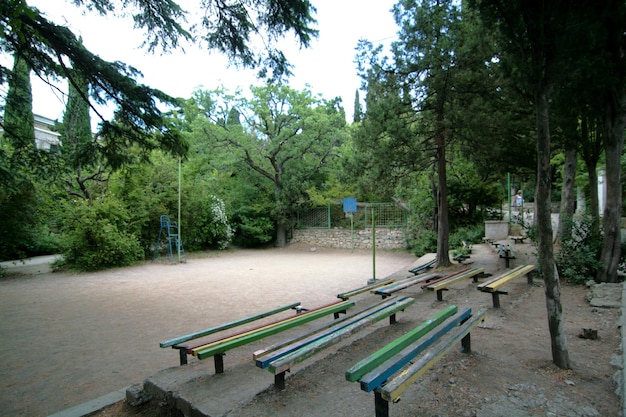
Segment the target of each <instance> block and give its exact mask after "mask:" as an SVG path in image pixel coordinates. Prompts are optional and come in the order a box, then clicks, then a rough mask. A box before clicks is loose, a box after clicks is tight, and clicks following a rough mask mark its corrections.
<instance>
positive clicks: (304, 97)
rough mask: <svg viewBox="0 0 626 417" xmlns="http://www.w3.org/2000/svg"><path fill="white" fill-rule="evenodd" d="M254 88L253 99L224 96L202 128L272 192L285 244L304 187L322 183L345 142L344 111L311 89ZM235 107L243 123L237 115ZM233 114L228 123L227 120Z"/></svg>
mask: <svg viewBox="0 0 626 417" xmlns="http://www.w3.org/2000/svg"><path fill="white" fill-rule="evenodd" d="M251 92H252V97H251V98H250V99H246V98H243V97H235V98H232V97H228V96H225V97H223V100H224V99H225V100H226V102H225V104H224V108H222V110H221V112H218V114H220V115H219V116H217V117H214V120H215V123H214V124H210V125H205V126H204V129H205V133H206V134H207V135H208V136H209V137H210V138H211V140H212V141H215V142H216V143H217V144H218V145H219V146H224V147H225V148H226V149H227V150H228V151H229V154H230V155H231V158H234V161H233V162H235V163H236V164H237V166H241V164H243V166H245V167H246V169H248V170H250V171H251V173H252V174H253V177H252V178H253V180H252V182H253V183H254V184H255V186H256V187H259V188H260V189H261V190H262V192H263V193H265V194H267V195H269V196H272V202H273V203H272V206H273V207H272V212H271V213H272V220H273V222H274V224H275V228H276V238H275V244H276V245H277V246H284V245H285V244H286V239H287V231H288V230H289V228H290V226H291V224H292V222H293V214H294V210H295V209H296V208H297V207H298V206H299V205H300V204H301V203H302V202H303V201H306V200H307V196H306V190H307V189H309V188H310V187H311V185H312V184H315V183H320V182H321V181H323V178H324V176H325V175H326V172H327V164H328V162H329V161H330V160H331V158H332V157H333V156H334V154H335V149H336V147H337V146H338V145H339V144H340V143H341V142H342V141H343V135H344V128H345V114H344V112H343V109H342V108H341V106H340V103H339V101H338V100H331V101H326V100H322V99H319V98H315V97H314V96H313V95H312V93H311V92H310V91H308V90H304V91H296V90H293V89H291V88H289V87H287V86H285V85H279V84H271V83H268V84H267V85H265V86H261V87H251ZM209 102H210V103H212V104H211V105H210V106H211V107H212V108H213V109H216V108H217V107H219V106H215V105H214V103H215V100H213V101H210V100H209ZM233 107H236V110H237V112H238V114H239V117H240V119H241V122H240V123H236V121H235V119H236V117H233V112H232V111H231V109H232V108H233ZM229 114H230V115H231V119H230V123H224V121H226V120H228V115H229ZM231 160H232V159H231ZM237 175H239V174H238V173H237Z"/></svg>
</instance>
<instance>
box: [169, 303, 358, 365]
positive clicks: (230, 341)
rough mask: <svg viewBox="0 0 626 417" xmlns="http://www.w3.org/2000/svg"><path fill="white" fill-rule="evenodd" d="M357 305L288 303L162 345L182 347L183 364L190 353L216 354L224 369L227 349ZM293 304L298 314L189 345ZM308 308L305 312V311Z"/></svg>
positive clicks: (215, 357)
mask: <svg viewBox="0 0 626 417" xmlns="http://www.w3.org/2000/svg"><path fill="white" fill-rule="evenodd" d="M353 306H354V302H351V301H339V302H336V303H332V304H328V305H325V306H321V307H318V308H315V309H312V310H304V309H302V308H301V307H300V303H293V304H288V305H286V306H283V307H279V308H276V309H273V310H269V311H266V312H264V313H260V314H256V315H253V316H250V317H245V318H242V319H239V320H235V321H233V322H230V323H226V324H222V325H219V326H215V327H211V328H208V329H205V330H201V331H199V332H195V333H191V334H188V335H185V336H181V337H177V338H174V339H170V340H167V341H165V342H161V343H160V346H161V347H162V348H165V347H171V348H172V349H178V352H179V357H180V364H181V365H185V364H187V355H193V356H196V357H197V358H198V359H205V358H207V357H211V356H212V357H213V358H214V363H215V373H218V374H220V373H223V372H224V353H225V352H226V351H228V350H231V349H234V348H236V347H239V346H243V345H245V344H247V343H251V342H254V341H256V340H259V339H262V338H264V337H267V336H270V335H273V334H276V333H280V332H282V331H285V330H288V329H291V328H293V327H296V326H299V325H301V324H304V323H308V322H310V321H313V320H317V319H319V318H321V317H324V316H327V315H330V314H332V315H333V316H334V317H335V319H337V318H338V317H339V314H340V313H346V311H347V310H348V309H349V308H350V307H353ZM290 308H294V309H296V314H295V315H294V316H291V317H288V318H284V319H280V320H275V321H273V322H270V323H264V324H261V325H259V326H257V327H255V328H252V329H246V330H244V331H241V332H239V333H236V334H233V335H229V336H226V337H222V338H219V339H217V340H213V341H209V342H205V343H199V344H197V345H194V346H188V345H187V344H185V342H188V341H191V340H197V339H200V338H203V337H205V336H210V335H212V334H215V333H218V332H222V331H224V330H228V329H233V328H235V327H239V326H241V325H243V324H247V323H252V322H255V321H258V320H260V319H262V318H264V317H269V316H272V315H274V314H277V313H279V312H281V311H286V310H288V309H290ZM303 311H304V312H303Z"/></svg>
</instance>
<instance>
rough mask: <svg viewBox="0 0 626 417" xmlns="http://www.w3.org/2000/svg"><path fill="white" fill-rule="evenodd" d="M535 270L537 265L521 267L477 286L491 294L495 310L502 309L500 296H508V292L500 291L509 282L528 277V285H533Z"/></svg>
mask: <svg viewBox="0 0 626 417" xmlns="http://www.w3.org/2000/svg"><path fill="white" fill-rule="evenodd" d="M534 270H535V265H520V266H518V267H517V268H514V269H512V270H510V271H507V272H505V273H503V274H500V275H498V276H496V277H494V278H491V279H490V280H489V281H485V282H483V283H482V284H479V285H477V286H476V288H477V289H478V290H479V291H482V292H488V293H491V296H492V298H493V308H500V294H508V292H506V291H502V290H500V287H502V286H503V285H504V284H506V283H507V282H509V281H511V280H513V279H515V278H518V277H521V276H524V275H526V277H527V279H528V283H529V284H532V283H533V276H532V272H533V271H534Z"/></svg>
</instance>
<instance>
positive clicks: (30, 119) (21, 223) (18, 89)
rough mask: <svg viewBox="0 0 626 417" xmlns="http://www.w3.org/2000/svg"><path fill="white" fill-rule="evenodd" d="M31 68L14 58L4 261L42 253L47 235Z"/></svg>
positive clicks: (3, 202)
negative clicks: (41, 243)
mask: <svg viewBox="0 0 626 417" xmlns="http://www.w3.org/2000/svg"><path fill="white" fill-rule="evenodd" d="M29 74H30V68H29V67H28V63H27V61H26V60H25V59H24V57H23V56H21V55H20V54H16V55H15V58H14V67H13V71H12V73H11V76H10V79H9V91H8V94H7V101H6V104H5V107H4V117H3V123H2V131H3V132H2V137H0V152H1V153H0V157H2V159H1V162H2V166H3V167H4V169H5V170H6V171H5V172H6V175H2V176H1V177H0V178H1V179H2V181H0V185H1V186H0V206H1V207H2V211H3V221H2V222H1V224H0V233H2V235H3V236H4V237H3V238H2V241H1V242H0V259H3V260H6V259H16V258H23V257H26V256H28V255H30V254H32V253H36V252H37V251H38V248H37V246H38V243H37V242H38V240H39V238H38V234H39V233H42V232H44V231H43V230H42V228H43V224H42V222H41V218H40V216H41V214H40V211H39V207H40V206H41V205H42V203H41V195H40V194H39V192H38V189H37V185H36V183H35V182H34V180H33V179H34V172H35V171H34V169H33V168H32V167H33V165H35V161H37V159H38V155H37V150H36V147H35V127H34V116H33V109H32V100H31V98H32V92H31V84H30V78H29Z"/></svg>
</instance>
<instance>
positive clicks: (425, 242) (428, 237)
mask: <svg viewBox="0 0 626 417" xmlns="http://www.w3.org/2000/svg"><path fill="white" fill-rule="evenodd" d="M409 247H410V248H412V250H413V253H414V254H415V256H417V257H420V256H423V255H425V254H427V253H433V252H437V233H435V232H434V231H432V230H428V231H422V232H420V233H419V234H417V235H416V236H415V237H413V238H412V239H411V240H410V242H409Z"/></svg>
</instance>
